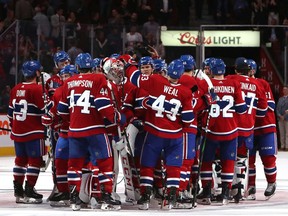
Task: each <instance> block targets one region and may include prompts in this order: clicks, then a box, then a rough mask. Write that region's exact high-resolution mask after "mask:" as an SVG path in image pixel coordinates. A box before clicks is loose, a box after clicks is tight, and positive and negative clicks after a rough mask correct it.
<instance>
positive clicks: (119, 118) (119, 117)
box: [115, 110, 127, 126]
mask: <svg viewBox="0 0 288 216" xmlns="http://www.w3.org/2000/svg"><path fill="white" fill-rule="evenodd" d="M115 122H116V123H117V124H120V126H124V125H125V124H126V123H127V121H126V115H125V114H123V113H120V112H119V111H117V110H115Z"/></svg>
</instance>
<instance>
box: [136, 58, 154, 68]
mask: <svg viewBox="0 0 288 216" xmlns="http://www.w3.org/2000/svg"><path fill="white" fill-rule="evenodd" d="M149 64H150V65H151V67H152V68H154V62H153V59H152V58H151V57H150V56H143V57H141V58H140V60H139V63H138V66H139V67H141V66H142V65H149Z"/></svg>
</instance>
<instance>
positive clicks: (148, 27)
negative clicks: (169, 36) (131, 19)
mask: <svg viewBox="0 0 288 216" xmlns="http://www.w3.org/2000/svg"><path fill="white" fill-rule="evenodd" d="M159 30H160V25H159V23H158V22H156V21H155V17H154V15H153V14H150V15H149V17H148V21H147V22H145V23H144V24H143V28H142V36H143V37H144V38H145V37H147V35H148V33H151V34H153V36H154V37H155V38H156V39H157V38H159Z"/></svg>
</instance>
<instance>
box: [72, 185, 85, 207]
mask: <svg viewBox="0 0 288 216" xmlns="http://www.w3.org/2000/svg"><path fill="white" fill-rule="evenodd" d="M81 203H82V201H81V199H80V197H79V192H78V191H76V185H71V186H70V205H71V208H72V210H73V211H79V210H80V209H81Z"/></svg>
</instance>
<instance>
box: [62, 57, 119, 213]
mask: <svg viewBox="0 0 288 216" xmlns="http://www.w3.org/2000/svg"><path fill="white" fill-rule="evenodd" d="M75 65H76V68H77V69H78V71H79V72H80V74H79V75H78V76H74V77H71V78H69V79H68V80H67V81H66V82H65V83H64V85H63V93H62V99H61V100H60V102H59V105H58V112H59V114H60V116H61V117H62V118H64V119H65V120H68V121H69V122H70V126H69V131H68V137H69V160H68V185H69V188H70V193H71V196H70V203H71V207H72V209H73V210H80V208H81V199H80V198H79V191H80V185H81V180H82V167H83V165H84V162H85V159H86V156H87V154H90V157H91V158H92V160H96V162H97V165H98V167H99V172H101V176H99V183H100V185H101V187H100V188H101V192H102V193H101V202H102V204H101V208H102V209H104V210H107V209H119V208H120V204H121V202H120V201H117V200H114V199H113V198H112V197H111V193H112V184H113V182H112V181H113V180H112V179H113V158H112V150H111V145H110V142H109V139H108V136H107V134H106V128H105V123H104V118H105V119H107V120H108V121H109V122H111V123H114V122H115V120H116V121H120V120H121V119H120V115H119V113H118V112H115V110H114V108H113V104H112V103H111V99H110V96H109V91H108V87H107V82H106V78H105V76H104V75H102V74H95V73H92V67H93V65H92V59H91V56H90V54H88V53H80V54H79V55H78V56H77V58H76V60H75ZM95 172H96V170H95ZM93 174H95V175H98V173H93Z"/></svg>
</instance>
